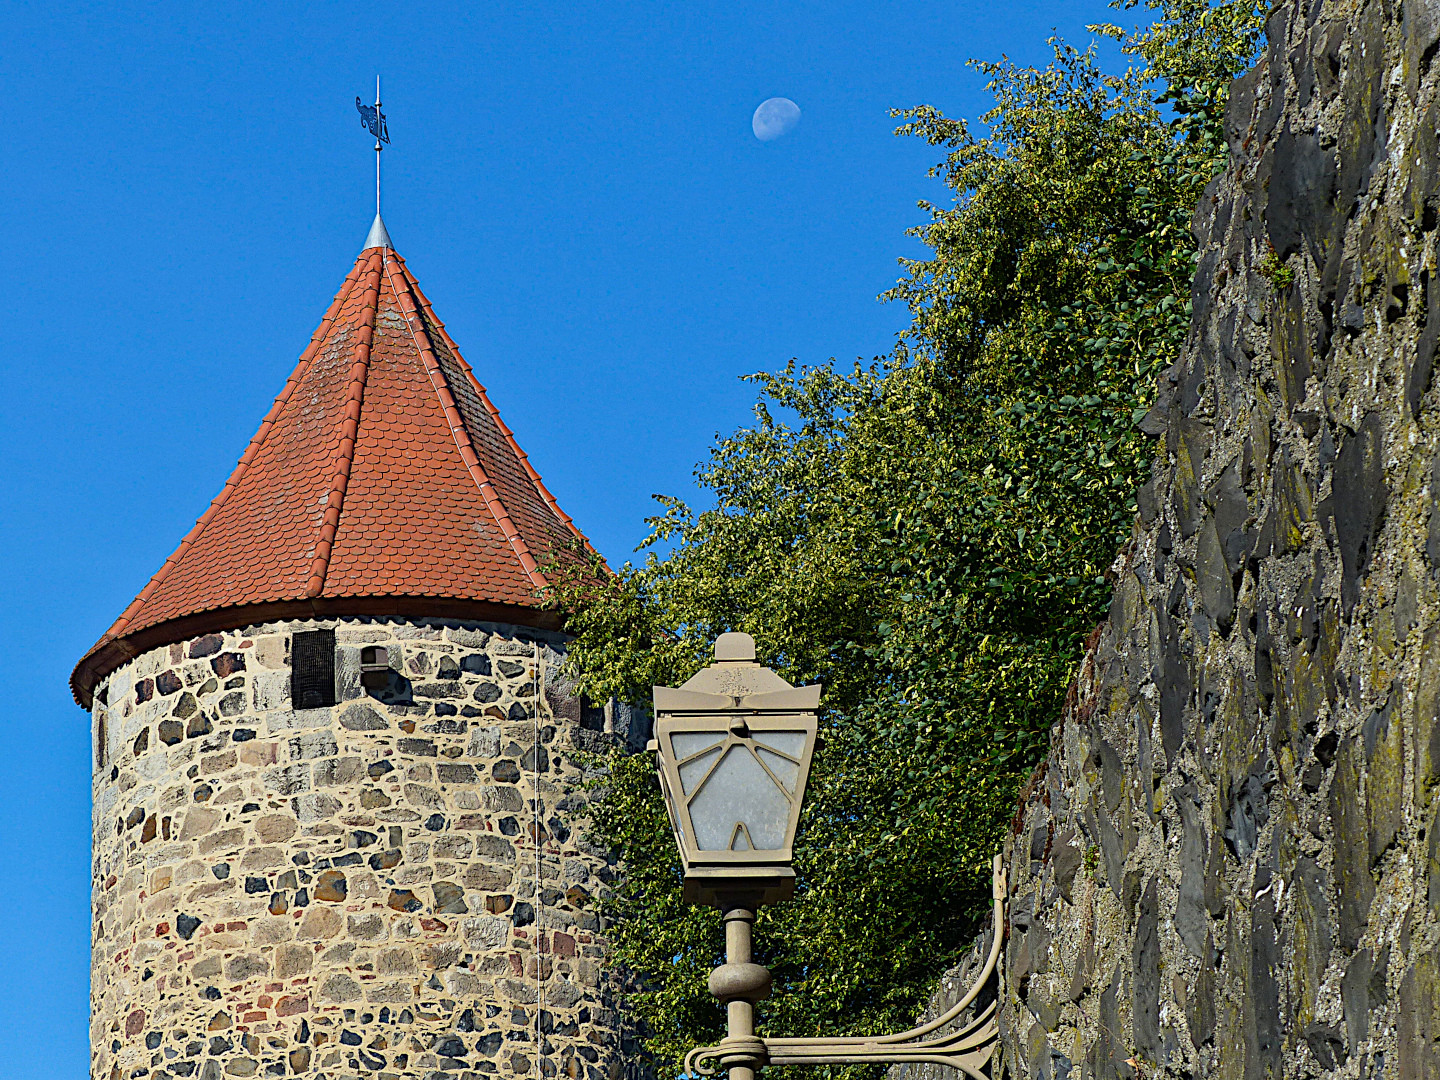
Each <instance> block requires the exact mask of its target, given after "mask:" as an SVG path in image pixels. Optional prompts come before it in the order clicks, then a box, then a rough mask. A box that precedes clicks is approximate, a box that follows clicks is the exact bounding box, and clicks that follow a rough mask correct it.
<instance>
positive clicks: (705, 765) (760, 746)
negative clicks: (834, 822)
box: [649, 634, 1005, 1080]
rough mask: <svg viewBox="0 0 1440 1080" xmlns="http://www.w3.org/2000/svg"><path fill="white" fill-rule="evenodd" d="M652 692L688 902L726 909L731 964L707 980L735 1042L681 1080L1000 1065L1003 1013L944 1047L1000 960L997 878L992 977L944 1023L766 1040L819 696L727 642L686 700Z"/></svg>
mask: <svg viewBox="0 0 1440 1080" xmlns="http://www.w3.org/2000/svg"><path fill="white" fill-rule="evenodd" d="M654 690H655V738H654V739H653V740H652V741H651V743H650V747H649V748H650V749H651V750H653V751H654V752H655V763H656V771H657V773H658V774H659V779H660V789H661V791H662V792H663V794H664V797H665V808H666V810H667V811H668V812H669V814H670V826H671V828H672V829H673V830H674V832H675V842H676V844H677V845H678V846H679V848H680V859H681V862H682V864H683V866H684V870H685V893H684V895H685V900H686V901H687V902H689V903H692V904H705V905H708V906H713V907H717V908H719V909H720V913H721V919H722V920H723V922H724V924H725V963H724V965H722V966H721V967H718V968H716V969H715V970H714V971H712V972H711V973H710V992H711V993H712V994H714V995H715V996H716V997H717V998H719V999H720V1000H721V1001H722V1002H724V1003H725V1006H726V1013H727V1019H728V1029H727V1034H726V1037H725V1038H724V1039H723V1040H722V1041H721V1042H720V1043H718V1044H717V1045H715V1046H703V1047H699V1048H697V1049H695V1050H692V1051H691V1052H690V1053H689V1055H687V1056H686V1058H685V1065H686V1070H687V1071H688V1072H692V1073H699V1074H700V1075H703V1076H709V1075H713V1074H714V1073H715V1072H718V1071H719V1070H720V1069H725V1070H727V1071H728V1072H729V1077H730V1080H755V1072H756V1070H758V1069H760V1068H762V1067H764V1066H767V1065H771V1066H774V1065H861V1064H893V1063H898V1062H913V1063H930V1064H936V1065H949V1066H952V1067H954V1068H958V1069H960V1070H961V1071H962V1072H964V1073H966V1074H967V1075H968V1076H970V1077H972V1078H973V1080H985V1077H984V1075H983V1074H982V1073H981V1072H980V1070H981V1069H982V1068H984V1067H985V1065H986V1064H987V1063H988V1062H989V1060H990V1057H991V1055H992V1054H993V1053H994V1050H995V1045H996V1040H997V1037H998V1027H997V1025H996V1014H995V1010H996V1005H997V1000H992V1001H991V1002H990V1003H989V1004H988V1005H986V1006H985V1007H983V1008H981V1009H979V1011H978V1013H977V1015H975V1016H974V1017H972V1018H971V1019H970V1020H969V1021H968V1022H967V1023H964V1024H961V1025H960V1026H959V1027H958V1028H957V1029H956V1030H954V1031H951V1032H948V1033H946V1034H944V1035H935V1032H937V1031H941V1030H942V1029H943V1028H945V1027H946V1026H947V1025H949V1024H951V1023H952V1022H953V1021H955V1020H956V1019H958V1018H959V1017H960V1016H961V1015H962V1014H963V1013H964V1012H965V1010H966V1009H968V1008H969V1007H970V1006H971V1004H972V1003H973V1002H974V1001H975V1000H976V999H977V998H978V997H979V995H980V992H981V990H982V989H984V987H985V984H986V983H987V982H988V981H989V978H990V976H991V975H992V974H993V973H994V971H995V964H996V960H997V959H998V958H999V954H1000V944H1001V940H1002V930H1003V912H1004V903H1005V882H1004V875H1003V872H1002V870H1001V863H1000V859H999V857H998V856H997V857H996V859H995V861H994V866H993V878H994V881H993V886H994V887H993V890H992V891H993V897H994V901H995V916H994V920H995V924H994V934H993V939H992V941H991V945H990V950H989V953H988V956H987V959H986V963H985V966H984V967H983V969H982V970H981V972H980V974H979V976H978V977H977V979H976V980H975V982H974V984H973V985H972V986H971V988H970V990H969V992H968V993H966V994H965V996H964V997H963V998H962V999H961V1000H960V1001H959V1002H958V1003H957V1004H956V1005H955V1006H954V1007H952V1008H951V1009H949V1010H947V1011H946V1012H945V1013H944V1014H943V1015H942V1016H939V1017H937V1018H936V1019H934V1020H932V1021H930V1022H929V1023H927V1024H923V1025H921V1026H920V1027H916V1028H913V1029H911V1030H910V1031H903V1032H899V1033H897V1034H894V1035H883V1036H877V1037H873V1038H868V1037H859V1038H835V1039H764V1038H760V1037H758V1036H757V1035H756V1034H755V1003H756V1002H757V1001H760V1000H763V999H764V998H766V997H768V996H769V994H770V972H769V971H768V970H766V969H765V968H764V967H762V966H761V965H759V964H756V963H754V962H753V960H752V958H751V931H752V928H753V926H754V923H755V911H756V909H757V908H758V907H759V906H760V905H761V904H773V903H776V902H778V901H780V900H786V899H789V898H790V897H791V896H793V895H794V892H795V871H794V869H793V868H792V867H791V865H790V864H791V862H792V861H793V859H794V845H795V830H796V827H797V826H798V825H799V822H800V806H801V802H802V800H803V799H804V797H805V783H806V780H807V779H808V778H809V775H810V762H811V759H812V758H813V756H814V753H815V738H816V718H817V713H818V711H819V707H820V687H819V686H818V685H817V686H791V685H790V684H789V683H788V682H786V681H785V680H784V679H782V678H781V677H780V676H779V675H777V674H776V673H775V672H773V671H771V670H770V669H769V668H767V667H765V666H763V665H761V664H757V663H756V662H755V640H754V639H753V638H752V637H750V635H749V634H721V635H720V637H719V638H717V639H716V641H715V662H714V663H713V664H711V665H710V666H709V667H706V668H704V669H703V670H702V671H700V672H698V673H697V674H696V675H695V676H693V677H692V678H691V679H690V680H689V681H688V682H686V683H685V684H684V685H683V686H681V687H679V688H678V689H673V688H671V687H666V686H657V687H655V688H654Z"/></svg>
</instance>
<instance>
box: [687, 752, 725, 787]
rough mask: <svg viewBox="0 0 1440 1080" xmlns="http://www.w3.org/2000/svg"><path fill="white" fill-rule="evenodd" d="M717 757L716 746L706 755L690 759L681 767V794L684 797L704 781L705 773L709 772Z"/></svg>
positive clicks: (718, 754) (718, 753)
mask: <svg viewBox="0 0 1440 1080" xmlns="http://www.w3.org/2000/svg"><path fill="white" fill-rule="evenodd" d="M719 756H720V748H719V747H718V746H717V747H716V748H715V749H714V750H711V751H710V752H709V753H708V754H702V755H701V756H700V757H697V758H691V759H690V760H689V761H687V762H686V763H685V764H684V765H681V766H680V791H681V793H682V794H684V795H689V794H690V793H691V792H692V791H694V790H695V789H696V788H697V787H698V786H699V785H700V781H701V780H704V779H705V773H706V772H707V771H708V770H709V768H710V766H711V764H713V763H714V761H715V759H716V758H717V757H719Z"/></svg>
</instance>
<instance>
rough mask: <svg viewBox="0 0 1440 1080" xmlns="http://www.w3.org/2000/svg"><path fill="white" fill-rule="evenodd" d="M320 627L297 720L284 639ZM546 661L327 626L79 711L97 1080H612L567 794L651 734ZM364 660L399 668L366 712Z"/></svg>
mask: <svg viewBox="0 0 1440 1080" xmlns="http://www.w3.org/2000/svg"><path fill="white" fill-rule="evenodd" d="M317 628H327V629H333V630H334V631H335V635H336V652H337V655H338V659H337V663H336V674H335V684H336V689H337V697H338V701H337V704H335V705H334V706H333V707H326V708H312V709H296V708H294V707H292V702H291V642H292V637H293V635H294V634H295V633H296V632H297V631H305V630H314V629H317ZM563 642H564V639H563V638H562V637H560V636H559V635H554V634H546V633H545V632H542V631H532V630H527V629H520V628H516V627H508V626H497V625H491V624H480V623H459V622H453V621H441V620H413V621H411V620H401V619H361V618H357V619H330V620H321V621H315V622H285V623H275V624H270V625H264V626H252V627H247V628H244V629H241V630H236V631H233V632H227V633H219V634H209V635H206V636H203V637H199V638H194V639H192V640H189V641H184V642H180V643H177V644H173V645H167V646H164V647H161V648H157V649H154V650H152V651H150V652H147V653H144V654H142V655H140V656H138V657H136V658H135V659H133V660H132V661H131V662H129V663H128V664H126V665H125V666H123V667H121V668H120V669H119V670H117V671H115V672H113V673H112V674H111V675H110V676H109V677H108V678H107V679H106V681H105V682H104V683H102V684H101V686H100V687H99V688H98V691H97V694H96V701H95V705H94V708H93V712H92V720H93V725H94V730H93V734H94V739H95V754H96V759H95V774H94V776H95V780H94V884H93V896H94V930H93V933H94V936H93V956H92V975H91V1008H92V1016H91V1046H92V1064H91V1075H92V1077H93V1078H95V1080H102V1078H103V1080H121V1078H124V1080H134V1078H140V1077H146V1078H149V1080H168V1078H170V1077H196V1078H198V1080H221V1078H222V1077H224V1078H228V1077H251V1076H263V1077H270V1076H275V1077H278V1076H313V1077H327V1078H341V1077H356V1076H376V1077H387V1078H400V1077H427V1078H430V1080H448V1078H454V1080H478V1078H480V1077H482V1076H491V1075H493V1076H502V1077H528V1076H536V1077H565V1078H568V1080H615V1078H616V1077H619V1076H620V1075H621V1074H622V1070H623V1061H624V1047H623V1046H622V1032H621V1027H620V1023H619V1020H618V1017H617V1014H616V1012H615V1006H614V999H613V990H614V987H613V984H612V981H611V979H610V976H609V975H608V974H607V971H606V966H605V944H604V940H603V937H602V935H601V926H600V922H599V920H598V918H597V916H596V914H595V906H594V901H595V898H596V894H597V892H599V891H600V890H602V889H604V888H605V886H606V883H607V882H608V881H610V880H611V875H612V868H611V866H610V865H609V864H608V862H607V859H606V856H605V853H604V852H603V851H601V850H597V849H595V848H593V847H591V846H590V845H589V844H587V841H586V835H585V834H586V828H587V823H586V819H585V812H584V807H585V800H586V792H585V789H584V787H583V780H584V777H585V772H586V769H587V766H588V765H589V764H590V763H592V762H593V760H594V759H593V757H591V758H587V756H586V755H587V754H590V755H597V754H600V753H603V752H604V750H605V749H606V747H607V746H609V745H610V744H612V742H613V741H614V740H616V739H622V740H623V739H625V738H627V737H632V738H635V739H639V740H640V741H642V742H643V739H644V737H645V733H644V732H640V731H631V730H629V728H630V720H631V715H630V714H629V713H628V712H625V711H624V710H621V712H620V715H619V716H618V717H617V716H616V713H615V710H614V708H613V707H612V708H610V709H609V710H606V709H589V708H585V707H583V703H582V702H581V701H580V700H579V699H577V698H575V697H573V696H571V695H569V694H568V693H567V692H566V691H565V688H564V686H563V685H559V684H557V681H556V677H555V672H556V670H557V669H558V667H559V664H560V661H561V659H562V654H563V648H564V643H563ZM367 645H379V646H381V647H383V648H385V649H386V650H387V657H388V663H389V666H390V668H391V669H392V670H391V672H390V673H389V675H388V676H386V679H387V681H386V685H385V686H384V687H383V688H380V689H377V690H367V689H366V688H365V687H364V686H362V685H361V681H360V651H361V649H362V647H364V646H367ZM617 728H618V730H617Z"/></svg>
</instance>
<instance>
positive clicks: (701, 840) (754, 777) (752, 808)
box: [690, 745, 790, 851]
mask: <svg viewBox="0 0 1440 1080" xmlns="http://www.w3.org/2000/svg"><path fill="white" fill-rule="evenodd" d="M789 821H790V800H789V798H788V797H787V796H786V794H785V792H783V791H782V790H781V789H780V788H779V787H777V786H776V785H775V781H774V780H772V779H771V778H770V776H769V774H768V773H766V772H765V770H764V769H762V768H761V767H760V763H759V762H758V761H756V760H755V757H754V755H753V754H751V753H750V751H749V749H747V748H746V747H745V746H743V745H737V746H732V747H730V749H728V750H727V751H726V752H725V756H724V758H723V759H721V761H720V764H719V765H717V766H716V767H715V771H714V772H712V773H711V774H710V776H709V778H708V779H706V781H705V783H704V784H703V785H702V786H701V788H700V790H699V791H698V792H696V793H695V795H694V796H693V797H692V798H691V800H690V823H691V825H692V827H693V828H694V830H695V842H696V844H697V845H698V846H699V847H700V849H701V850H702V851H729V850H746V848H745V847H744V846H743V841H737V839H736V838H737V833H740V834H741V835H744V834H748V836H749V840H750V843H751V844H752V845H753V846H754V849H755V850H757V851H774V850H776V849H778V848H782V847H784V846H785V827H786V826H787V825H788V824H789ZM741 825H743V826H744V827H745V828H744V830H743V833H741V831H740V830H739V826H741ZM737 843H738V844H740V845H742V846H732V845H734V844H737Z"/></svg>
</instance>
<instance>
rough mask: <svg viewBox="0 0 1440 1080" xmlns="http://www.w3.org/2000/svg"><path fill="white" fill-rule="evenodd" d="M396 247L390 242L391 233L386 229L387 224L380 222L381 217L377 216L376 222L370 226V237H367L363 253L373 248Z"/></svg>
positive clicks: (362, 249)
mask: <svg viewBox="0 0 1440 1080" xmlns="http://www.w3.org/2000/svg"><path fill="white" fill-rule="evenodd" d="M394 246H395V245H394V244H392V243H391V242H390V233H389V231H388V230H386V228H385V222H383V221H382V220H380V215H379V214H376V215H375V220H374V221H373V222H371V224H370V232H369V235H367V236H366V237H365V246H364V247H363V248H361V249H360V250H361V251H368V250H369V249H370V248H372V247H383V248H393V247H394Z"/></svg>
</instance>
